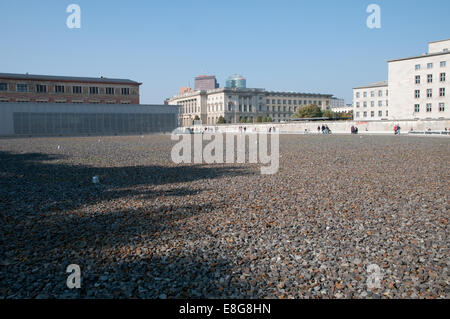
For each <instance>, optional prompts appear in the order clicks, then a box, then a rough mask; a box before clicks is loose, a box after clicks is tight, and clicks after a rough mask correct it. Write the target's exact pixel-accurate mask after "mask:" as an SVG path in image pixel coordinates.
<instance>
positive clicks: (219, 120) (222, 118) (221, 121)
mask: <svg viewBox="0 0 450 319" xmlns="http://www.w3.org/2000/svg"><path fill="white" fill-rule="evenodd" d="M225 123H227V121H225V118H224V117H223V116H220V117H219V118H218V119H217V124H225Z"/></svg>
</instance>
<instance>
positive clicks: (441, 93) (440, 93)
mask: <svg viewBox="0 0 450 319" xmlns="http://www.w3.org/2000/svg"><path fill="white" fill-rule="evenodd" d="M439 96H445V88H440V89H439Z"/></svg>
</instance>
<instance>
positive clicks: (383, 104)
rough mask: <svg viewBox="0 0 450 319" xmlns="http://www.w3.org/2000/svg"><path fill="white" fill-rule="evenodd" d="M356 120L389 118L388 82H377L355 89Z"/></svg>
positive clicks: (354, 110) (354, 111) (354, 115)
mask: <svg viewBox="0 0 450 319" xmlns="http://www.w3.org/2000/svg"><path fill="white" fill-rule="evenodd" d="M353 99H354V100H353V101H354V102H353V118H354V119H355V120H364V121H366V120H371V121H374V120H386V119H388V118H389V88H388V82H387V81H383V82H377V83H373V84H369V85H365V86H360V87H356V88H354V89H353Z"/></svg>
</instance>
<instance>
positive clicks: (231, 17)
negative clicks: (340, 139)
mask: <svg viewBox="0 0 450 319" xmlns="http://www.w3.org/2000/svg"><path fill="white" fill-rule="evenodd" d="M71 3H75V4H78V5H80V7H81V10H82V12H81V23H82V26H81V29H68V28H67V26H66V19H67V17H68V15H69V14H68V13H66V7H67V6H68V5H69V4H71ZM371 3H375V4H378V5H380V7H381V10H382V11H381V23H382V27H381V29H369V28H367V26H366V19H367V17H368V16H369V14H368V13H366V8H367V6H368V5H369V4H371ZM448 12H450V1H448V0H429V1H414V0H372V1H362V0H341V1H337V0H315V1H312V0H308V1H301V0H296V1H287V0H278V1H264V0H259V1H254V0H245V1H244V0H240V1H238V0H228V1H224V0H190V1H181V0H168V1H152V0H130V1H107V0H69V1H66V0H42V1H32V0H28V1H24V0H14V1H7V0H0V29H1V30H2V38H1V40H0V72H8V73H26V72H29V73H31V74H52V75H74V76H95V77H96V76H106V77H119V78H130V79H133V80H136V81H140V82H143V83H144V84H143V86H142V87H141V103H162V102H163V100H164V99H165V98H166V97H169V96H172V95H173V94H175V93H177V92H178V89H179V87H181V86H187V85H188V84H189V82H190V84H191V86H193V78H194V77H195V76H196V75H199V74H214V75H216V76H217V78H218V80H219V82H220V84H221V85H223V84H224V83H225V79H226V78H227V77H228V76H229V75H231V74H233V73H240V74H242V75H244V76H245V77H246V78H247V86H248V87H257V88H266V89H268V90H282V91H298V92H314V93H331V94H334V95H336V96H338V97H343V98H345V99H346V102H348V103H350V102H351V96H352V87H354V86H356V85H361V84H367V83H371V82H377V81H381V80H386V79H387V63H386V61H387V60H389V59H392V58H401V57H406V56H412V55H416V54H422V53H424V52H426V51H427V42H428V41H435V40H441V39H447V38H450V20H449V19H448Z"/></svg>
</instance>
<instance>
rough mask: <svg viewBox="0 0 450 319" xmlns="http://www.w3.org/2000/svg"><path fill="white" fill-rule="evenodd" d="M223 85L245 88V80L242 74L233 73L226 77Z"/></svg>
mask: <svg viewBox="0 0 450 319" xmlns="http://www.w3.org/2000/svg"><path fill="white" fill-rule="evenodd" d="M225 87H226V88H231V89H233V88H238V89H245V88H246V87H247V80H245V78H244V77H243V76H242V75H239V74H233V75H231V76H230V77H229V78H228V79H227V81H226V84H225Z"/></svg>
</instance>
